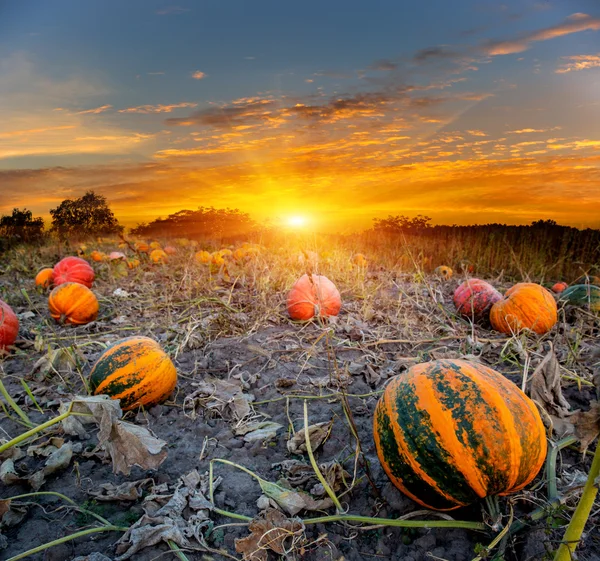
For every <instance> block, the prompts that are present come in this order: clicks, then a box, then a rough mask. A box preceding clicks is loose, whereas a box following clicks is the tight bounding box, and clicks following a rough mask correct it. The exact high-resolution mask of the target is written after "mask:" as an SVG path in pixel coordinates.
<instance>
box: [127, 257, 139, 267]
mask: <svg viewBox="0 0 600 561" xmlns="http://www.w3.org/2000/svg"><path fill="white" fill-rule="evenodd" d="M127 266H128V267H129V268H130V269H136V268H137V267H139V266H140V260H139V259H127Z"/></svg>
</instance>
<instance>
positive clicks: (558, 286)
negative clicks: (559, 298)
mask: <svg viewBox="0 0 600 561" xmlns="http://www.w3.org/2000/svg"><path fill="white" fill-rule="evenodd" d="M567 288H569V285H568V284H567V283H566V282H557V283H555V284H554V285H552V292H554V293H556V294H559V293H561V292H562V291H563V290H566V289H567Z"/></svg>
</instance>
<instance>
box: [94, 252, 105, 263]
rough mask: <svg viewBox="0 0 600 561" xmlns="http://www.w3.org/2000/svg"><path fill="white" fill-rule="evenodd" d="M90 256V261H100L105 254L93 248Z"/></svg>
mask: <svg viewBox="0 0 600 561" xmlns="http://www.w3.org/2000/svg"><path fill="white" fill-rule="evenodd" d="M90 257H91V258H92V261H96V262H100V261H104V259H105V258H106V254H105V253H104V252H102V251H97V250H94V251H92V253H90Z"/></svg>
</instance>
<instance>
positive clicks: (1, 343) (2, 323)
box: [0, 300, 19, 351]
mask: <svg viewBox="0 0 600 561" xmlns="http://www.w3.org/2000/svg"><path fill="white" fill-rule="evenodd" d="M18 333H19V318H18V317H17V316H16V315H15V313H14V312H13V310H12V308H11V307H10V306H9V305H8V304H7V303H6V302H4V301H2V300H0V351H6V350H8V347H10V346H11V345H12V344H13V343H14V342H15V341H16V340H17V334H18Z"/></svg>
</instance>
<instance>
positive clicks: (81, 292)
mask: <svg viewBox="0 0 600 561" xmlns="http://www.w3.org/2000/svg"><path fill="white" fill-rule="evenodd" d="M48 308H49V310H50V315H51V316H52V317H53V318H54V319H55V320H56V321H58V322H60V323H72V324H74V325H83V324H86V323H90V322H91V321H94V320H95V319H96V318H97V317H98V299H97V298H96V295H95V294H94V293H93V292H92V291H91V290H90V289H89V288H88V287H87V286H84V285H83V284H79V283H76V282H65V283H63V284H61V285H59V286H57V287H56V288H55V289H54V290H53V291H52V292H51V293H50V295H49V296H48Z"/></svg>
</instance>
